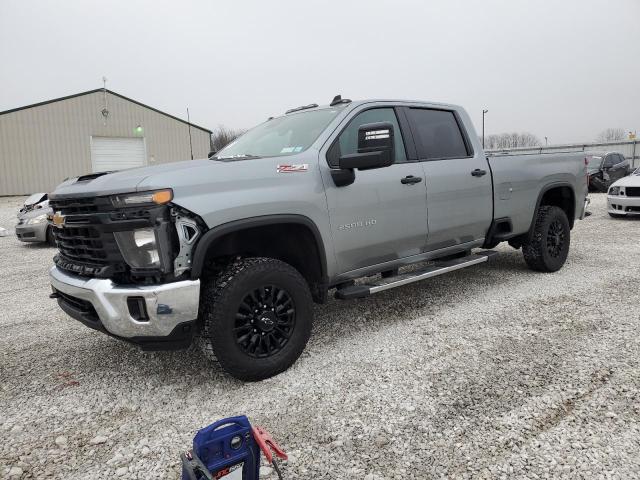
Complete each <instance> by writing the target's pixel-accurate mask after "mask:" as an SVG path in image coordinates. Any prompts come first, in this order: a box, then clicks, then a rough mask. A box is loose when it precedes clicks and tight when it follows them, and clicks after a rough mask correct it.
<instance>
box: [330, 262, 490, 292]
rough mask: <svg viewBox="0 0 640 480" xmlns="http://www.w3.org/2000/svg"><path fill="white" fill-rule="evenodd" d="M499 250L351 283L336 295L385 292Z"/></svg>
mask: <svg viewBox="0 0 640 480" xmlns="http://www.w3.org/2000/svg"><path fill="white" fill-rule="evenodd" d="M496 253H498V252H495V251H493V250H485V251H483V252H478V253H473V254H471V255H467V256H466V257H462V258H455V259H453V260H445V261H441V262H438V261H437V260H436V262H435V263H434V264H432V265H429V266H428V267H425V268H423V269H422V270H417V271H415V272H409V273H403V274H400V275H396V276H395V277H389V278H381V279H379V280H376V281H373V282H371V283H368V284H361V285H350V286H348V287H344V288H341V289H340V290H337V291H336V294H335V297H336V298H337V299H340V300H351V299H353V298H363V297H368V296H369V295H373V294H374V293H378V292H383V291H384V290H389V289H390V288H395V287H400V286H402V285H407V284H409V283H413V282H419V281H420V280H424V279H426V278H431V277H437V276H438V275H442V274H443V273H449V272H453V271H454V270H460V269H461V268H466V267H470V266H471V265H476V264H478V263H484V262H486V261H487V260H489V257H491V256H493V255H495V254H496Z"/></svg>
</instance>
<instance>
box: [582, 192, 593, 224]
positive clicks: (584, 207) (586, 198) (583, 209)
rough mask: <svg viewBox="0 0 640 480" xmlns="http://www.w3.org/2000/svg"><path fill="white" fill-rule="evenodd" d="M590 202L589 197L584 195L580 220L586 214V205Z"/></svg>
mask: <svg viewBox="0 0 640 480" xmlns="http://www.w3.org/2000/svg"><path fill="white" fill-rule="evenodd" d="M590 203H591V199H590V198H589V197H584V205H583V206H582V213H581V214H580V220H584V217H585V215H586V214H587V206H588V205H589V204H590Z"/></svg>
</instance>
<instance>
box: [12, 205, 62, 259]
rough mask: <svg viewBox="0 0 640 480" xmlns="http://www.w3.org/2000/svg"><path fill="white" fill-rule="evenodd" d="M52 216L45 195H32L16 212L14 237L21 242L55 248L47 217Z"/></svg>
mask: <svg viewBox="0 0 640 480" xmlns="http://www.w3.org/2000/svg"><path fill="white" fill-rule="evenodd" d="M52 214H53V211H52V210H51V207H50V206H49V196H48V195H47V194H46V193H34V194H33V195H31V196H29V197H28V198H27V199H26V200H25V201H24V204H23V206H22V208H21V209H20V212H18V224H17V225H16V236H17V237H18V240H20V241H21V242H47V243H48V244H49V245H51V246H55V244H56V241H55V239H54V238H53V232H52V230H51V225H50V224H49V217H50V216H51V215H52Z"/></svg>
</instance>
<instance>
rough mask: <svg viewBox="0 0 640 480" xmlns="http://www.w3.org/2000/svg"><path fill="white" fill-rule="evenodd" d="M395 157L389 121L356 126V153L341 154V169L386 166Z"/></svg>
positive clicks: (391, 125) (366, 168) (392, 132)
mask: <svg viewBox="0 0 640 480" xmlns="http://www.w3.org/2000/svg"><path fill="white" fill-rule="evenodd" d="M394 159H395V147H394V128H393V124H392V123H391V122H377V123H368V124H365V125H361V126H360V127H359V128H358V153H351V154H347V155H342V156H341V157H340V160H339V162H338V165H339V167H340V168H342V169H354V168H357V169H359V170H368V169H372V168H382V167H388V166H389V165H391V164H393V162H394Z"/></svg>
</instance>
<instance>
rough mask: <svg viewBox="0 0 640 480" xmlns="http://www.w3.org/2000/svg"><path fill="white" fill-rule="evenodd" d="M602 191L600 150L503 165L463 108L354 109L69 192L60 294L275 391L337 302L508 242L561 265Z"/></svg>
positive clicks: (57, 216)
mask: <svg viewBox="0 0 640 480" xmlns="http://www.w3.org/2000/svg"><path fill="white" fill-rule="evenodd" d="M586 194H587V168H586V162H585V158H584V154H582V153H557V154H541V155H526V154H525V155H496V156H491V157H488V156H487V155H486V154H485V153H484V151H483V150H482V148H481V145H480V143H479V142H478V137H477V136H476V133H475V131H474V128H473V125H472V123H471V121H470V119H469V116H468V115H467V113H466V112H465V110H464V109H462V108H461V107H458V106H455V105H447V104H439V103H425V102H417V101H393V100H367V101H357V102H356V101H353V102H352V101H350V100H347V99H342V98H341V97H340V96H337V97H335V98H334V99H333V101H332V102H331V103H330V104H329V105H326V106H318V105H316V104H311V105H306V106H303V107H299V108H295V109H292V110H289V111H287V112H286V114H284V115H281V116H278V117H275V118H274V117H271V118H269V119H268V120H267V121H265V122H264V123H262V124H260V125H258V126H257V127H255V128H253V129H251V130H249V131H248V132H247V133H245V134H244V135H242V136H241V137H239V138H238V139H236V140H235V141H233V142H232V143H230V144H229V145H227V146H226V147H225V148H223V149H222V150H220V151H218V152H212V154H210V158H209V159H205V160H196V161H185V162H176V163H170V164H163V165H157V166H152V167H142V168H136V169H131V170H124V171H120V172H115V173H106V174H100V173H95V174H90V175H85V176H80V177H78V178H71V179H68V180H66V181H65V182H64V183H62V184H61V185H59V186H58V187H57V188H56V190H55V191H54V192H53V193H52V194H51V195H50V204H51V207H52V208H53V211H54V214H53V215H52V218H51V222H52V224H53V225H54V226H55V228H54V229H53V230H54V232H55V238H56V242H57V246H58V250H59V252H58V254H57V255H56V256H55V257H54V263H55V266H54V267H53V268H52V269H51V271H50V279H51V285H52V288H53V293H52V294H51V297H52V298H56V299H57V301H58V303H59V305H60V307H61V308H62V309H63V310H64V311H65V312H66V313H67V314H68V315H70V316H71V317H73V318H75V319H76V320H79V321H80V322H82V323H84V324H85V325H87V326H89V327H91V328H93V329H96V330H99V331H102V332H104V333H106V334H108V335H111V336H113V337H117V338H119V339H122V340H125V341H128V342H131V343H133V344H137V345H139V346H141V347H142V348H144V349H176V348H186V347H188V346H189V345H191V344H192V342H197V343H199V344H200V345H201V347H202V349H203V350H204V352H205V353H206V354H207V355H208V356H210V357H212V358H214V359H217V361H218V362H219V364H220V365H221V366H222V368H223V369H225V370H226V371H227V372H228V373H230V374H231V375H233V376H235V377H237V378H239V379H242V380H247V381H252V380H260V379H264V378H267V377H270V376H273V375H275V374H278V373H279V372H282V371H284V370H286V369H287V368H288V367H289V366H291V365H292V364H293V363H294V362H295V361H296V360H297V358H298V357H299V356H300V354H301V353H302V351H303V350H304V348H305V345H306V343H307V341H308V339H309V336H310V334H311V330H312V314H313V308H312V307H313V302H316V303H323V302H325V301H327V298H328V295H329V293H330V292H333V294H334V296H335V297H336V298H337V299H340V300H348V299H354V298H362V297H366V296H369V295H374V294H376V293H378V292H382V291H385V290H388V289H391V288H395V287H399V286H402V285H406V284H408V283H411V282H416V281H419V280H423V279H426V278H431V277H434V276H436V275H440V274H444V273H447V272H451V271H454V270H458V269H461V268H465V267H469V266H472V265H476V264H479V263H482V262H485V261H487V260H488V258H489V257H490V256H491V254H492V253H494V252H492V251H491V250H487V249H491V248H493V247H495V246H496V245H497V244H498V243H500V242H505V241H507V242H509V244H510V245H511V246H512V247H514V248H516V249H518V248H521V249H522V252H523V254H524V261H525V262H526V264H527V265H528V266H529V268H531V269H533V270H537V271H540V272H554V271H556V270H558V269H560V268H561V267H562V265H563V264H564V263H565V260H566V258H567V254H568V251H569V243H570V231H571V229H572V227H573V225H574V221H575V220H576V219H579V218H580V219H581V218H583V216H584V210H585V207H586V203H587V198H586ZM482 249H484V250H482ZM418 263H420V264H421V265H414V264H418ZM407 265H412V267H411V268H404V269H402V270H400V269H401V268H402V267H404V266H407ZM408 270H409V271H408ZM356 280H357V281H356Z"/></svg>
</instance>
